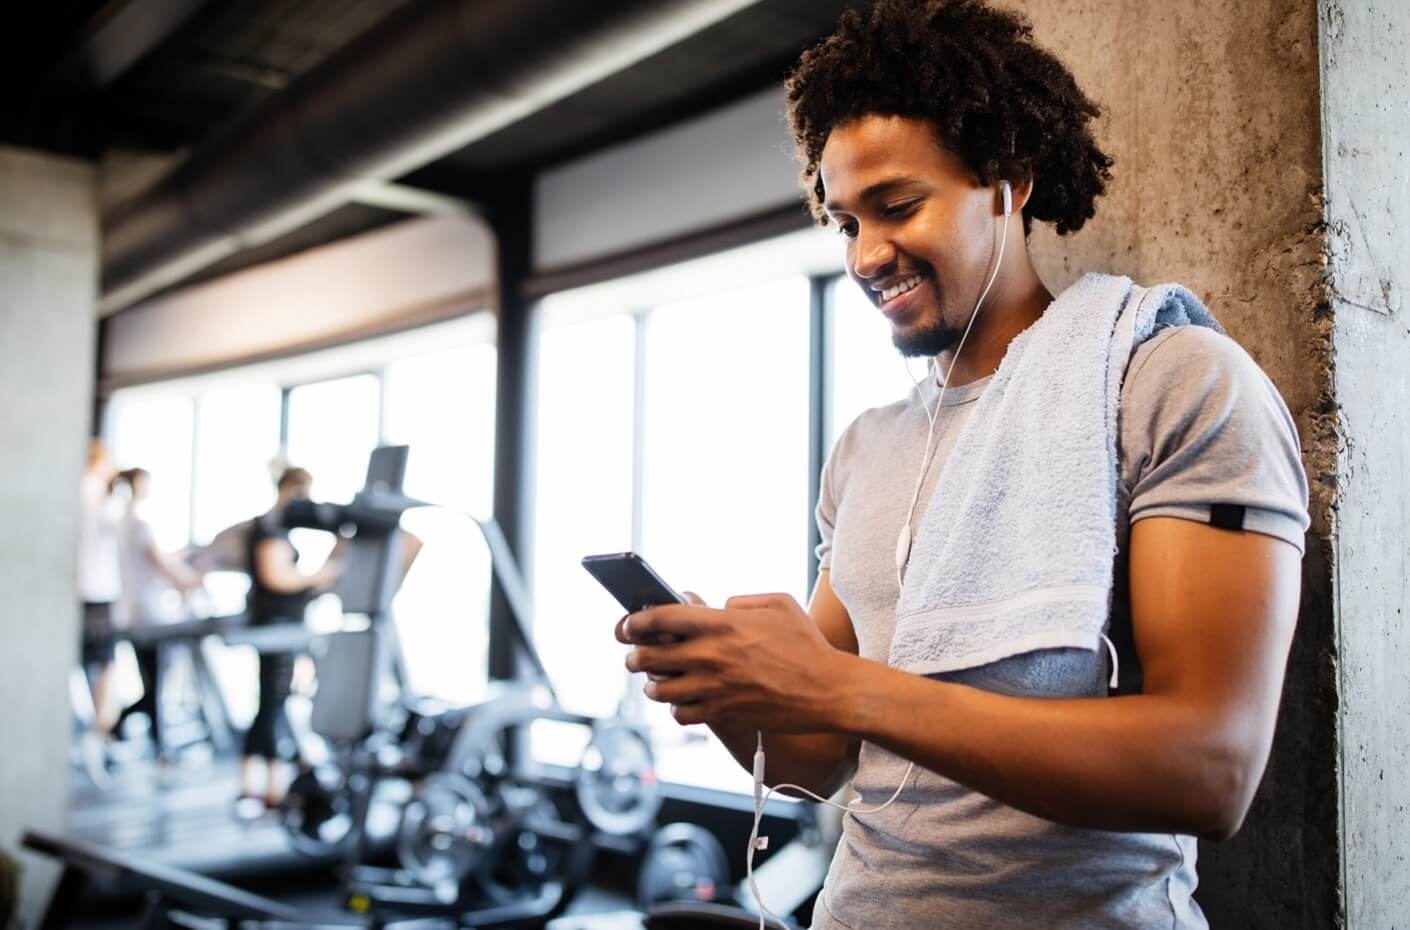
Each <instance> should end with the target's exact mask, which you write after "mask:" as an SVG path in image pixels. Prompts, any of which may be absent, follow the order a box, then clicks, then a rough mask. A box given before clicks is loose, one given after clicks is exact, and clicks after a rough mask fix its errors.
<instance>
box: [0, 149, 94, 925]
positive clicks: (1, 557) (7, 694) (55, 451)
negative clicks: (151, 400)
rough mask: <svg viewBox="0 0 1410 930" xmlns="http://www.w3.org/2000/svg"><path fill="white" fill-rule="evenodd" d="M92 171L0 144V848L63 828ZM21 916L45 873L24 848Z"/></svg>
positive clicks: (88, 391)
mask: <svg viewBox="0 0 1410 930" xmlns="http://www.w3.org/2000/svg"><path fill="white" fill-rule="evenodd" d="M97 249H98V223H97V207H96V201H95V196H94V181H93V171H92V170H91V169H90V168H89V167H88V166H87V165H84V164H82V163H80V162H74V161H71V160H69V159H62V158H54V157H51V156H46V155H40V154H36V153H31V152H25V151H21V150H17V149H12V148H0V519H3V527H4V529H3V531H0V849H3V850H4V851H5V852H6V853H7V854H9V855H11V856H16V857H19V856H20V854H19V852H18V848H17V847H18V842H19V836H20V833H21V831H22V830H23V829H25V828H27V827H39V828H43V829H46V830H51V831H52V830H62V829H63V824H64V812H65V808H66V807H67V803H68V783H69V777H70V776H69V768H68V763H67V752H68V745H69V733H70V716H69V709H68V708H69V702H68V690H67V682H68V675H69V670H70V669H71V668H73V667H74V665H75V663H76V662H77V659H78V635H79V634H78V631H79V617H78V594H77V591H76V587H75V586H76V579H75V550H76V546H77V532H78V482H79V476H80V474H81V472H82V469H83V459H84V454H85V442H86V440H85V436H86V435H87V424H88V420H89V416H90V411H91V409H92V398H93V352H94V343H95V339H94V334H95V328H96V319H95V313H96V309H95V308H96V306H97V295H96V286H97ZM20 858H21V864H22V865H23V867H24V882H23V885H22V888H21V897H20V902H21V910H20V914H21V919H22V921H27V922H31V923H32V922H33V921H35V920H36V919H37V917H38V914H39V911H40V909H41V908H42V907H43V905H44V904H45V902H46V901H47V897H48V890H49V887H50V885H51V884H52V881H53V878H54V876H55V874H56V871H55V868H54V866H53V865H52V864H51V863H50V862H48V861H46V860H42V859H38V858H35V857H31V856H23V857H20Z"/></svg>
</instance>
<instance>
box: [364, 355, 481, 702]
mask: <svg viewBox="0 0 1410 930" xmlns="http://www.w3.org/2000/svg"><path fill="white" fill-rule="evenodd" d="M384 385H385V390H384V394H383V396H384V398H385V402H386V406H385V408H384V411H383V413H384V417H383V425H384V430H383V432H384V439H385V441H387V442H389V443H396V444H405V445H408V446H410V447H411V453H410V458H409V459H408V461H407V470H406V493H407V494H409V495H410V496H412V497H415V498H418V499H420V500H424V501H427V502H428V503H432V504H437V505H440V506H441V508H443V509H418V510H412V511H409V512H408V513H407V514H406V515H405V516H403V517H402V526H403V527H404V528H405V529H406V530H407V531H408V532H411V533H413V534H415V535H416V536H417V538H419V539H420V540H421V542H422V548H421V551H420V554H419V555H418V556H417V558H416V561H415V562H414V563H413V565H412V567H411V571H410V572H409V573H408V574H407V577H406V579H405V581H404V582H403V584H402V587H401V590H400V591H398V593H397V597H396V600H395V601H394V603H393V605H392V606H393V610H394V612H395V615H396V624H397V631H398V633H399V635H400V641H401V649H402V655H403V658H404V659H405V667H406V672H407V676H408V679H409V681H408V682H407V683H408V685H409V686H410V688H411V689H412V690H413V691H414V692H416V693H418V694H430V695H435V696H436V697H439V698H442V699H444V700H448V701H452V702H468V701H470V700H472V699H474V698H475V697H476V696H477V695H478V694H479V693H480V691H481V690H482V689H483V687H484V684H485V682H486V680H487V678H488V675H487V667H488V646H489V594H490V560H489V552H488V550H487V549H486V547H485V543H484V539H483V538H482V536H481V535H480V532H479V530H478V529H476V528H475V525H474V523H473V522H471V519H470V517H469V516H467V514H472V515H474V516H476V517H480V518H484V517H487V516H489V515H490V510H491V501H492V494H493V483H494V391H495V350H494V348H493V347H492V346H489V345H484V344H480V345H470V346H463V347H459V348H454V349H449V350H446V351H441V352H433V353H430V354H427V355H419V356H415V357H412V358H407V359H403V360H400V361H397V362H394V363H393V364H391V365H389V366H388V367H387V370H386V374H385V377H384Z"/></svg>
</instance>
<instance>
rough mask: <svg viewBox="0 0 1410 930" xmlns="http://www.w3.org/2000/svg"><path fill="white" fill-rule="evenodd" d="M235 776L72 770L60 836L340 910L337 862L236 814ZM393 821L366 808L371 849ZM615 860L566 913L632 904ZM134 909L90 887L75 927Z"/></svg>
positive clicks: (216, 764) (193, 768)
mask: <svg viewBox="0 0 1410 930" xmlns="http://www.w3.org/2000/svg"><path fill="white" fill-rule="evenodd" d="M238 777H239V764H238V762H237V761H236V760H234V759H216V760H201V759H194V760H186V761H184V762H183V763H181V764H174V765H166V766H163V765H159V764H158V763H157V762H155V761H154V760H151V759H135V760H131V761H128V762H124V763H122V764H120V765H118V766H116V767H115V768H114V769H113V772H112V783H111V785H109V786H107V787H106V788H105V789H99V788H98V787H97V786H96V785H95V784H94V782H93V781H92V779H90V778H89V777H88V776H87V775H86V774H84V773H83V772H82V771H81V770H75V771H74V774H73V784H72V794H71V798H72V805H71V807H70V810H69V817H68V829H69V833H70V835H71V836H73V837H74V838H75V839H81V840H86V841H91V842H94V843H98V844H101V845H103V846H106V847H108V848H110V849H112V850H114V851H116V852H121V853H124V854H128V855H133V856H138V857H141V858H142V859H144V860H146V861H150V862H154V863H160V864H162V865H169V866H175V867H178V868H183V869H189V870H191V871H194V872H198V873H200V874H203V875H208V876H210V877H212V878H217V879H220V880H222V881H227V882H229V883H231V884H233V885H237V886H239V887H241V888H245V889H247V890H249V891H252V892H255V893H257V894H260V895H264V896H265V897H269V898H273V899H275V900H278V901H283V902H285V903H288V904H293V905H296V906H300V907H307V908H310V909H316V910H319V911H324V912H326V911H328V910H330V909H336V908H337V907H339V906H340V900H339V896H340V892H339V885H338V881H337V875H336V867H337V861H336V860H333V859H324V860H318V859H314V858H310V857H308V856H305V855H303V854H301V853H298V852H296V851H294V850H293V849H291V848H290V846H289V843H288V841H287V840H286V838H285V833H284V830H283V828H282V827H281V826H280V825H279V823H278V821H277V820H275V818H274V816H273V815H272V814H268V813H266V814H264V815H262V816H260V817H257V818H252V819H242V818H241V817H239V816H237V813H236V810H235V804H234V798H235V795H236V792H237V790H238ZM389 800H390V799H389ZM396 817H397V808H396V807H395V806H394V805H392V804H390V803H383V804H381V805H375V804H374V807H373V810H372V812H371V813H370V815H369V833H370V834H371V835H372V838H373V846H374V849H376V848H377V847H378V846H379V845H380V846H381V847H382V848H387V840H388V838H389V837H390V836H391V835H392V831H393V830H394V829H395V826H396V822H397V821H396ZM379 841H380V843H379ZM614 858H615V857H610V856H609V857H603V860H602V864H601V865H600V866H599V872H600V873H602V874H600V875H599V876H598V878H597V881H595V882H594V884H593V885H591V886H590V887H587V888H585V889H583V890H582V891H581V892H580V893H579V894H578V896H577V897H576V898H575V899H574V901H573V904H572V906H571V907H570V908H569V913H603V912H610V911H619V910H629V909H631V908H632V907H633V903H632V898H631V894H630V891H629V890H628V889H627V887H626V886H625V884H623V886H622V887H621V888H620V889H619V888H616V887H610V886H615V885H617V884H619V883H618V882H617V881H616V880H614V879H615V876H614V875H613V874H612V866H613V864H614V862H613V860H614ZM617 871H621V870H620V869H618V870H617ZM142 904H143V902H142V900H141V899H140V898H139V897H138V896H137V895H135V894H134V893H133V892H131V891H130V890H129V889H126V888H121V887H116V886H113V885H111V884H107V885H105V884H103V883H101V882H94V883H93V884H92V885H91V886H90V891H89V894H88V900H87V902H86V903H85V906H84V908H83V918H82V921H81V923H79V924H75V926H81V927H84V928H92V930H107V928H117V927H128V926H131V925H132V920H133V918H134V917H136V916H137V915H139V914H140V913H141V910H142Z"/></svg>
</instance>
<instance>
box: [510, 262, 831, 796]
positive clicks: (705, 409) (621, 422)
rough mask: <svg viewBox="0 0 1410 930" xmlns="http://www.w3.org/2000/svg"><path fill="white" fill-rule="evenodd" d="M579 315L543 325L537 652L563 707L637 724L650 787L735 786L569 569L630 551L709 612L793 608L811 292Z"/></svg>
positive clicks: (727, 765)
mask: <svg viewBox="0 0 1410 930" xmlns="http://www.w3.org/2000/svg"><path fill="white" fill-rule="evenodd" d="M677 293H679V292H678V291H677ZM697 293H698V292H697ZM578 310H580V308H578V307H575V306H574V303H573V301H571V300H568V301H560V302H558V306H557V307H553V306H551V307H548V308H546V309H545V312H544V320H543V326H542V337H541V342H540V368H539V379H538V404H539V406H538V417H537V422H538V440H539V441H538V449H537V474H536V493H535V512H536V524H535V534H534V540H535V545H534V577H535V595H536V600H537V605H538V611H537V612H538V618H537V625H536V629H535V633H536V641H537V643H538V646H539V649H540V651H541V652H542V654H543V656H544V660H545V664H546V665H547V667H548V669H549V673H550V674H551V675H552V676H553V679H554V683H555V685H556V686H557V688H558V690H559V693H560V695H561V697H562V698H563V700H564V701H565V703H567V704H568V705H569V706H571V707H573V708H574V709H577V710H581V711H584V712H588V713H598V714H603V713H610V712H611V711H612V710H613V709H614V708H615V707H617V705H618V704H619V703H620V702H621V701H622V700H623V699H624V698H625V699H626V700H627V701H628V702H629V703H630V705H631V706H630V710H631V712H634V713H640V714H644V715H645V718H644V719H645V720H646V721H647V722H648V723H649V724H650V726H651V729H652V731H653V738H654V739H655V741H656V744H657V750H658V765H659V770H660V774H661V776H662V777H663V778H665V779H667V780H669V781H673V782H678V783H688V784H695V785H701V786H706V787H713V788H727V789H735V790H747V789H748V787H749V776H748V775H747V774H746V773H744V772H742V771H741V770H740V769H739V767H738V765H737V764H736V763H735V762H734V760H733V759H732V758H730V757H729V755H728V753H726V752H725V750H724V748H723V747H722V746H720V745H719V744H718V743H717V742H715V741H714V739H713V737H709V736H708V735H707V731H705V730H704V728H692V729H690V730H683V729H682V728H680V727H679V726H677V725H676V724H675V722H674V721H673V720H671V719H670V717H669V714H668V713H666V710H665V708H664V707H661V706H659V705H648V704H646V702H644V701H642V700H641V699H640V694H639V691H640V685H641V682H640V680H636V681H630V680H629V676H628V675H627V674H626V672H625V670H624V669H623V667H622V664H621V663H622V658H623V653H624V651H625V650H624V649H623V648H622V647H620V646H619V645H617V644H616V642H615V641H614V640H613V639H612V636H611V628H612V625H613V623H614V622H615V621H616V619H617V618H618V617H619V616H620V614H621V608H620V607H619V606H618V605H617V604H616V603H615V602H614V601H613V600H612V598H611V597H610V596H608V595H607V594H606V593H605V592H603V591H602V589H601V588H599V587H598V586H597V584H596V583H595V582H594V581H592V579H591V578H590V576H588V575H587V573H586V572H584V571H583V569H582V568H581V567H580V565H579V561H580V559H581V558H582V557H583V556H584V555H586V554H588V553H593V552H614V551H622V550H626V549H634V550H636V551H639V552H641V553H642V554H643V555H645V556H646V557H647V558H648V559H649V560H650V561H651V563H652V564H653V565H654V566H655V567H656V568H657V569H658V570H659V571H660V572H661V573H662V574H663V575H664V576H665V577H666V578H667V579H668V580H669V581H670V582H671V583H672V584H675V585H677V586H679V587H681V588H685V589H689V590H693V591H695V592H696V593H698V594H700V595H701V596H702V597H704V598H705V599H706V600H707V601H708V602H710V603H713V604H721V603H723V601H724V600H725V599H727V598H728V597H730V596H731V595H734V594H747V593H760V592H766V591H786V592H788V593H790V594H793V595H794V596H795V597H797V598H798V599H799V600H800V601H802V600H804V599H805V598H806V587H807V574H808V563H807V555H806V553H807V538H808V521H807V512H808V506H809V504H808V460H809V457H808V384H809V380H808V379H809V369H808V359H809V325H810V312H809V284H808V280H807V278H805V277H802V276H797V277H789V278H784V279H776V280H772V281H768V280H766V281H764V282H763V283H760V284H754V285H749V286H746V287H742V288H736V289H734V290H724V291H717V292H716V293H713V294H710V295H709V296H704V297H697V298H695V299H689V300H676V301H662V302H660V303H657V304H655V305H654V306H650V307H647V308H644V309H628V310H625V311H623V312H617V313H609V314H607V315H602V314H601V313H600V312H599V313H597V314H595V315H594V314H592V313H589V314H587V315H586V318H584V314H582V313H580V312H575V311H578ZM548 743H549V737H547V736H545V737H544V738H543V739H539V738H537V734H536V739H535V750H536V751H537V752H539V753H540V754H542V755H544V756H547V757H554V756H556V755H557V753H556V752H555V751H554V750H555V747H554V746H552V745H549V744H548ZM540 744H543V745H540Z"/></svg>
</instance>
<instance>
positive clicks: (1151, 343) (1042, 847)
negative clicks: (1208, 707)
mask: <svg viewBox="0 0 1410 930" xmlns="http://www.w3.org/2000/svg"><path fill="white" fill-rule="evenodd" d="M988 382H989V379H988V378H985V379H983V380H980V381H976V382H974V383H972V384H968V385H962V386H956V387H954V388H951V389H949V390H948V391H946V392H945V403H944V406H943V407H942V408H941V409H940V411H939V415H938V419H937V421H936V424H935V434H936V439H935V441H936V449H937V451H936V453H935V455H934V461H933V462H932V464H931V465H930V467H929V469H928V472H927V474H926V476H925V483H924V485H923V487H922V491H921V497H920V499H921V502H922V504H921V506H920V507H918V508H917V511H918V512H920V511H922V510H923V508H924V506H925V502H928V501H929V500H930V497H931V494H932V492H933V490H934V487H935V483H936V481H937V480H938V478H939V475H940V473H941V471H942V470H943V468H944V464H945V461H946V459H947V457H948V455H949V453H950V450H951V449H952V448H953V446H954V444H955V440H956V439H957V438H958V435H959V432H960V429H961V427H962V426H963V425H964V423H965V421H966V419H967V418H968V417H969V415H970V412H971V411H972V410H973V408H974V401H975V400H977V399H978V398H979V396H980V394H981V393H982V392H983V390H984V388H985V387H986V385H987V384H988ZM938 396H939V388H938V386H937V385H936V384H935V380H934V378H928V379H926V381H925V382H923V383H922V385H921V387H920V389H919V390H918V391H912V392H911V394H910V396H909V397H907V398H906V399H905V400H902V401H898V402H896V403H894V404H890V405H889V406H885V407H878V408H875V409H872V410H868V411H866V412H865V413H863V414H862V415H861V416H859V417H858V418H857V419H856V420H855V421H854V422H853V423H852V424H851V426H849V427H848V428H847V430H846V432H844V433H843V434H842V436H841V437H840V438H839V439H838V441H837V445H836V446H835V447H834V448H833V451H832V455H831V457H830V458H829V461H828V464H827V467H826V468H825V469H824V472H823V480H822V492H821V495H820V499H819V501H818V509H817V518H818V525H819V529H820V530H821V536H822V544H821V545H820V546H819V547H818V558H819V561H820V567H821V568H823V569H828V570H829V572H830V580H831V583H832V587H833V589H834V590H835V591H836V592H837V596H838V597H839V598H840V599H841V601H842V603H843V605H844V606H845V607H846V608H847V612H848V614H849V615H850V617H851V620H852V624H853V627H854V628H855V630H856V635H857V642H858V644H859V646H860V653H861V655H862V656H864V657H865V658H868V659H874V660H876V661H879V662H885V661H886V660H887V655H888V653H889V651H890V646H891V636H892V633H893V630H894V628H895V607H896V600H897V597H898V595H899V589H898V587H897V580H896V568H895V544H896V535H897V533H899V532H900V529H901V527H902V526H903V525H904V523H905V517H906V514H905V511H906V507H907V505H908V504H909V503H910V498H911V494H912V492H913V490H914V487H915V481H916V477H917V474H916V472H917V470H918V469H919V467H920V463H921V458H922V456H923V454H924V448H925V440H926V433H927V430H928V427H929V423H928V421H927V420H926V415H925V412H924V409H923V408H922V406H921V398H922V397H923V398H924V402H925V403H926V404H927V405H928V406H929V408H930V409H932V410H933V409H935V402H936V400H937V398H938ZM1119 417H1120V419H1119V426H1118V428H1119V434H1120V435H1119V437H1118V454H1119V459H1120V474H1121V480H1120V481H1119V482H1118V489H1117V555H1116V563H1115V589H1114V592H1113V608H1112V615H1111V617H1110V621H1109V635H1110V636H1111V638H1112V639H1113V640H1114V641H1116V642H1117V644H1118V649H1119V651H1120V652H1121V653H1122V656H1123V661H1122V665H1121V668H1120V672H1121V688H1120V690H1121V691H1137V690H1139V688H1140V673H1139V669H1138V668H1136V667H1135V663H1134V661H1132V659H1131V658H1130V657H1131V656H1132V655H1133V654H1132V651H1131V649H1130V646H1129V643H1130V636H1129V630H1130V595H1129V590H1128V579H1127V574H1128V571H1127V551H1126V548H1127V546H1126V543H1127V538H1128V536H1129V532H1130V523H1132V522H1134V521H1136V520H1140V519H1144V518H1145V517H1153V516H1173V517H1180V518H1184V519H1190V520H1198V521H1201V522H1209V521H1210V519H1211V505H1233V506H1242V507H1243V508H1245V510H1244V511H1243V527H1244V529H1246V530H1251V531H1254V532H1259V533H1265V534H1268V535H1271V536H1276V537H1278V538H1280V539H1284V540H1286V541H1287V542H1289V543H1291V544H1292V545H1294V546H1296V547H1297V548H1298V551H1299V552H1301V551H1302V550H1303V534H1304V532H1305V531H1306V529H1307V526H1308V517H1307V479H1306V475H1305V473H1304V471H1303V467H1302V461H1301V457H1300V455H1299V448H1298V438H1297V432H1296V427H1295V425H1294V424H1293V420H1292V417H1291V416H1290V415H1289V414H1288V410H1287V407H1286V405H1284V403H1283V401H1282V398H1281V397H1279V395H1278V392H1277V390H1276V389H1275V388H1274V386H1273V384H1272V382H1271V381H1269V380H1268V377H1267V376H1266V375H1265V374H1264V373H1263V371H1262V370H1261V369H1260V368H1259V367H1258V365H1257V364H1256V363H1255V362H1254V361H1253V360H1252V359H1251V358H1250V357H1249V356H1248V354H1247V353H1245V352H1244V350H1243V349H1242V348H1241V347H1240V346H1239V345H1238V344H1237V343H1235V342H1234V341H1233V340H1231V339H1229V338H1228V337H1226V336H1222V335H1220V334H1218V333H1216V332H1214V331H1213V330H1210V329H1206V328H1203V327H1195V326H1189V327H1175V328H1165V329H1162V330H1159V331H1157V333H1156V334H1155V335H1153V336H1152V337H1151V338H1150V339H1149V340H1147V341H1146V342H1145V343H1143V344H1142V345H1141V346H1139V347H1138V348H1137V349H1136V351H1135V353H1134V354H1133V356H1132V359H1131V364H1130V366H1129V367H1128V369H1127V374H1126V378H1125V381H1124V383H1123V386H1122V391H1121V404H1120V414H1119ZM1054 492H1055V493H1060V489H1054ZM1221 510H1223V509H1222V508H1221ZM1223 512H1227V510H1223ZM913 523H914V525H915V526H917V527H918V526H919V525H920V523H921V521H920V520H919V519H916V520H915V521H913ZM1108 674H1109V666H1108V658H1107V655H1106V654H1105V653H1104V652H1088V651H1086V650H1081V649H1050V650H1042V651H1038V652H1030V653H1026V654H1022V655H1016V656H1012V657H1010V658H1007V659H1004V660H1001V661H999V662H995V663H992V664H990V665H985V666H982V667H979V668H972V669H965V670H962V671H958V672H953V673H947V674H944V675H938V676H934V677H937V678H941V679H944V680H948V681H955V682H962V683H964V684H967V685H970V686H973V687H979V688H984V689H986V690H990V691H995V692H1000V693H1004V694H1010V695H1019V696H1032V697H1094V698H1095V697H1103V696H1105V695H1106V694H1107V686H1106V681H1107V675H1108ZM905 770H906V762H905V760H903V759H900V758H898V757H896V756H893V755H892V754H890V753H888V752H886V751H885V750H883V749H881V748H879V747H876V746H873V745H871V744H870V743H864V744H863V746H862V749H861V755H860V758H859V762H858V769H857V774H856V776H855V777H854V779H853V782H852V785H853V788H854V789H855V790H856V791H857V793H858V794H859V795H860V797H861V804H862V806H865V807H875V806H877V805H879V804H881V803H883V802H885V800H886V799H887V798H888V797H890V795H891V793H892V792H893V791H894V790H895V788H896V785H897V784H898V783H899V782H900V780H901V777H902V775H903V774H904V773H905ZM913 779H914V781H913V783H912V784H911V785H910V786H908V787H907V789H906V790H905V791H904V792H903V793H902V795H901V796H900V798H898V799H897V801H896V803H894V804H892V805H891V806H890V807H888V808H887V809H886V810H884V811H881V812H880V813H877V814H871V815H863V816H847V817H845V818H844V820H843V834H842V839H841V841H840V842H839V843H838V848H837V852H836V854H835V855H834V858H833V862H832V868H831V870H830V871H829V873H828V877H827V884H826V887H825V889H824V891H823V893H822V894H821V895H820V896H819V899H818V906H817V907H816V908H815V911H814V914H813V927H814V928H815V930H823V928H826V930H836V928H851V930H885V928H892V927H894V928H925V927H945V928H952V927H984V928H987V930H1003V928H1015V930H1018V928H1022V930H1030V928H1033V927H1045V928H1074V930H1075V928H1083V930H1093V928H1135V927H1141V928H1144V927H1157V926H1158V927H1172V928H1177V930H1195V928H1204V927H1206V926H1207V925H1206V923H1205V920H1204V917H1203V915H1202V914H1201V913H1200V910H1199V907H1198V905H1197V904H1195V902H1194V900H1193V898H1192V894H1193V892H1194V889H1195V884H1196V876H1195V840H1194V838H1193V837H1188V836H1176V835H1172V834H1141V833H1114V832H1103V831H1097V830H1080V829H1074V828H1071V827H1065V826H1060V825H1058V824H1055V823H1051V822H1049V821H1046V820H1042V819H1040V818H1037V817H1033V816H1031V815H1029V814H1025V813H1023V812H1021V811H1018V810H1015V809H1014V808H1011V807H1008V806H1006V805H1004V804H1001V803H999V802H997V801H995V800H993V799H991V798H988V797H986V796H984V795H982V794H980V793H978V792H976V791H972V790H970V789H968V788H965V787H963V786H962V785H959V784H957V783H955V782H953V781H951V780H949V779H946V778H942V777H940V776H938V775H936V774H935V773H933V772H930V771H928V770H924V769H921V768H919V767H917V769H916V770H915V774H914V775H913Z"/></svg>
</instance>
